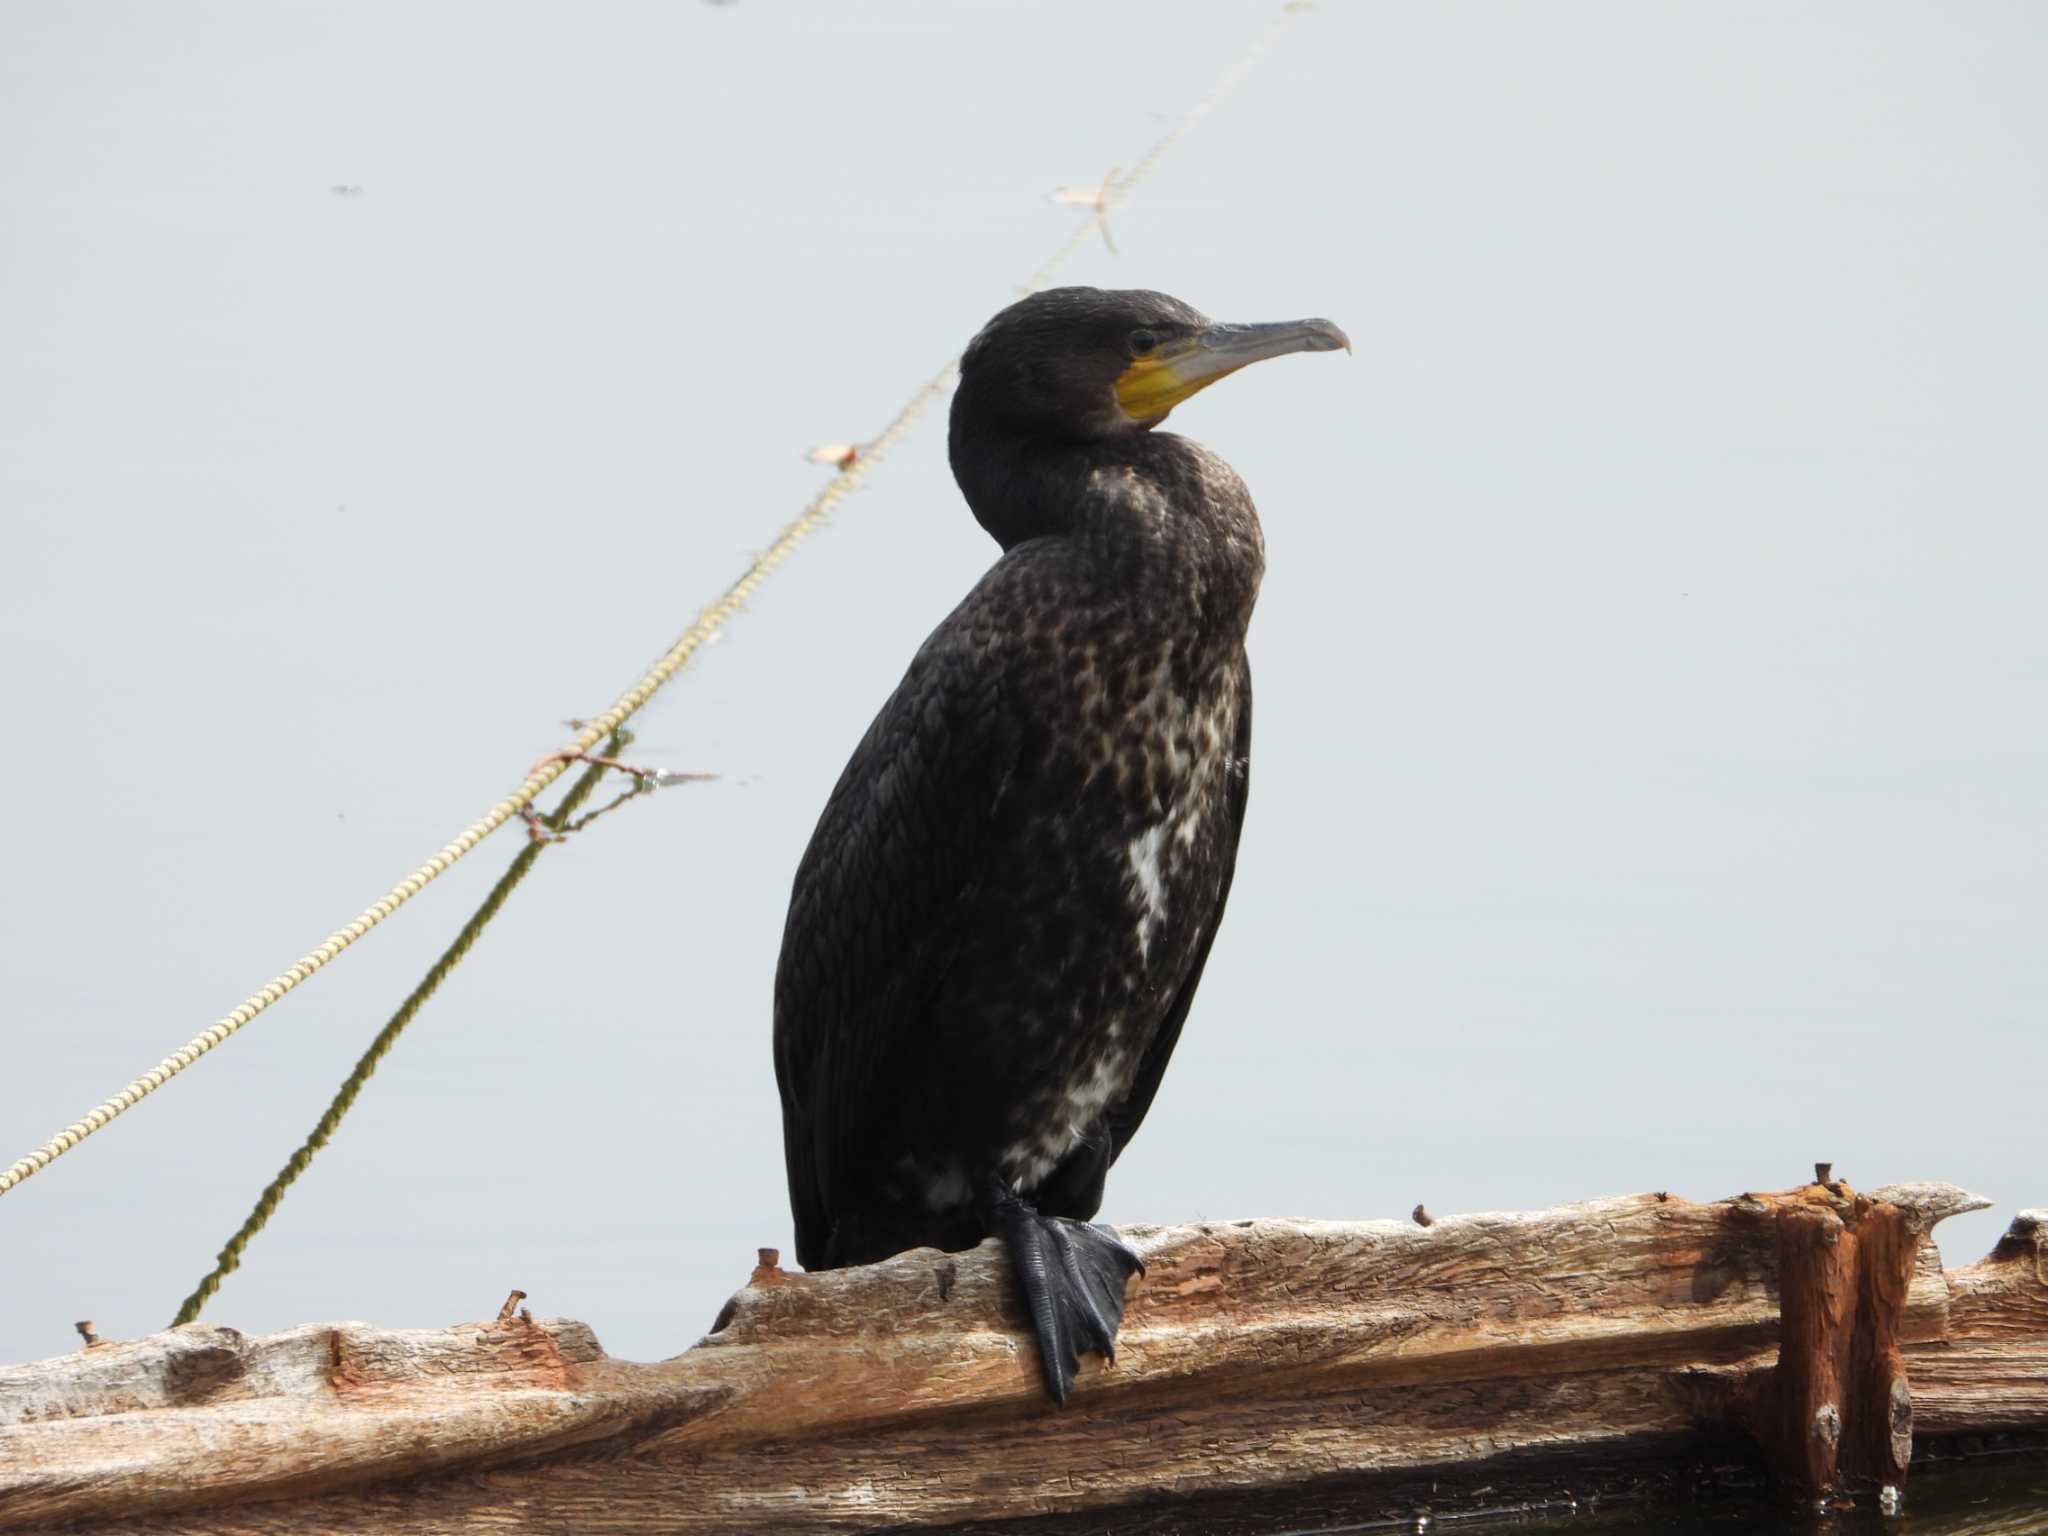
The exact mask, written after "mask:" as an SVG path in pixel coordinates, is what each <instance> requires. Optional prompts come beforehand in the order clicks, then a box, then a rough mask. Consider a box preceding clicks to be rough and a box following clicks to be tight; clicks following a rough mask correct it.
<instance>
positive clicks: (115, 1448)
mask: <svg viewBox="0 0 2048 1536" xmlns="http://www.w3.org/2000/svg"><path fill="white" fill-rule="evenodd" d="M1983 1203H1984V1202H1982V1201H1980V1200H1977V1199H1975V1198H1974V1197H1972V1196H1969V1195H1967V1194H1965V1193H1963V1192H1962V1191H1961V1190H1958V1189H1955V1188H1953V1187H1952V1186H1948V1185H1938V1184H1920V1185H1900V1186H1893V1187H1891V1188H1888V1189H1882V1190H1879V1191H1877V1192H1876V1193H1875V1194H1873V1195H1870V1196H1859V1195H1857V1194H1855V1193H1854V1192H1853V1191H1851V1190H1850V1189H1849V1187H1848V1186H1847V1185H1846V1184H1843V1183H1841V1182H1839V1181H1835V1180H1832V1179H1828V1178H1827V1177H1826V1175H1825V1174H1824V1175H1823V1182H1820V1183H1816V1184H1812V1185H1808V1186H1805V1187H1803V1188H1800V1189H1796V1190H1791V1191H1786V1192H1783V1193H1779V1194H1771V1195H1744V1196H1740V1197H1738V1198H1736V1199H1733V1200H1724V1201H1718V1202H1715V1203H1712V1204H1707V1205H1698V1204H1693V1203H1691V1202H1688V1201H1685V1200H1680V1199H1676V1198H1673V1197H1671V1196H1668V1195H1638V1196H1630V1197H1626V1198H1621V1199H1613V1200H1599V1201H1593V1202H1590V1203H1587V1204H1584V1205H1574V1206H1565V1207H1560V1208H1558V1209H1556V1210H1550V1211H1542V1212H1536V1213H1532V1214H1526V1215H1498V1214H1496V1215H1478V1216H1450V1217H1440V1218H1437V1219H1435V1220H1434V1221H1433V1222H1432V1223H1431V1224H1430V1225H1427V1226H1422V1225H1418V1224H1415V1223H1413V1222H1366V1223H1340V1222H1300V1221H1248V1222H1237V1223H1230V1224H1216V1225H1202V1226H1190V1227H1170V1228H1145V1227H1135V1228H1124V1229H1123V1234H1124V1236H1125V1237H1126V1238H1127V1239H1129V1240H1131V1241H1132V1243H1133V1244H1134V1246H1136V1247H1137V1249H1138V1250H1139V1251H1140V1252H1141V1253H1142V1254H1143V1255H1144V1257H1145V1261H1146V1264H1147V1266H1148V1268H1147V1273H1146V1274H1145V1275H1144V1276H1143V1277H1142V1278H1139V1279H1135V1280H1133V1282H1132V1285H1131V1292H1130V1303H1129V1308H1128V1311H1127V1313H1126V1318H1125V1323H1124V1329H1123V1334H1122V1337H1121V1338H1120V1340H1119V1347H1118V1352H1117V1360H1116V1364H1115V1365H1114V1366H1106V1365H1104V1364H1103V1363H1102V1362H1100V1361H1097V1360H1094V1359H1092V1358H1091V1359H1090V1360H1089V1361H1088V1362H1087V1363H1086V1364H1085V1365H1084V1367H1083V1372H1082V1376H1081V1380H1080V1383H1079V1386H1078V1389H1077V1391H1076V1395H1075V1400H1074V1402H1073V1403H1072V1404H1071V1405H1070V1406H1069V1407H1068V1408H1067V1409H1065V1410H1064V1411H1062V1410H1058V1409H1055V1408H1053V1407H1051V1406H1050V1405H1049V1404H1048V1403H1047V1402H1046V1401H1045V1400H1044V1396H1043V1390H1042V1388H1041V1386H1040V1384H1039V1372H1038V1365H1037V1361H1036V1359H1035V1358H1034V1356H1033V1354H1032V1348H1033V1346H1032V1343H1031V1339H1030V1336H1029V1333H1028V1331H1027V1330H1026V1329H1025V1327H1024V1326H1023V1321H1022V1318H1021V1316H1020V1314H1019V1312H1018V1309H1017V1302H1016V1298H1015V1294H1014V1291H1013V1288H1012V1285H1011V1282H1010V1278H1009V1273H1008V1267H1007V1264H1006V1262H1005V1258H1004V1255H1003V1253H1002V1251H1001V1249H1000V1248H999V1247H998V1246H997V1245H995V1244H985V1245H984V1246H983V1247H982V1248H980V1249H977V1250H975V1251H973V1252H970V1253H963V1254H953V1255H944V1254H939V1253H935V1252H931V1251H929V1250H920V1251H918V1252H913V1253H907V1254H903V1255H900V1256H898V1257H897V1258H894V1259H891V1260H888V1261H887V1262H885V1263H882V1264H876V1265H871V1266H867V1267H865V1268H861V1269H853V1270H841V1271H835V1272H832V1273H828V1274H820V1275H805V1274H800V1273H790V1272H786V1271H784V1270H783V1269H782V1268H781V1266H780V1263H779V1255H777V1254H775V1253H773V1252H772V1251H766V1250H764V1251H763V1252H762V1253H761V1254H760V1255H759V1260H760V1262H759V1264H758V1266H757V1267H756V1268H755V1271H754V1274H753V1277H752V1279H751V1281H750V1282H749V1284H748V1285H747V1286H746V1287H745V1288H744V1289H743V1290H741V1291H740V1292H739V1293H738V1294H737V1295H736V1296H734V1297H733V1299H732V1300H731V1301H730V1302H729V1303H728V1304H727V1305H726V1307H725V1309H724V1310H723V1311H722V1312H721V1313H720V1314H719V1317H718V1320H717V1323H716V1325H715V1327H714V1331H713V1332H712V1333H711V1334H709V1335H707V1336H706V1337H705V1338H704V1339H702V1340H700V1341H699V1342H698V1343H697V1345H696V1346H695V1347H693V1348H692V1349H690V1350H689V1351H687V1352H686V1353H684V1354H682V1355H680V1356H677V1357H676V1358H675V1359H672V1360H666V1361H662V1362H660V1363H658V1364H651V1365H638V1364H631V1363H627V1362H623V1361H616V1360H612V1359H610V1358H608V1357H607V1356H606V1355H605V1354H604V1352H603V1350H601V1349H600V1348H599V1347H598V1345H597V1341H596V1339H595V1338H594V1337H593V1336H592V1335H591V1333H590V1331H589V1330H588V1329H587V1328H585V1327H584V1326H583V1325H582V1324H580V1323H571V1322H564V1321H559V1320H549V1319H542V1320H534V1319H532V1318H531V1317H530V1316H529V1315H528V1314H527V1313H526V1312H525V1311H524V1310H523V1309H520V1310H515V1308H516V1305H517V1301H518V1299H519V1298H517V1297H516V1296H515V1297H514V1298H513V1300H512V1301H511V1302H508V1303H507V1305H506V1307H505V1309H504V1310H503V1312H502V1313H501V1315H500V1316H499V1317H498V1318H497V1319H495V1320H494V1321H491V1322H488V1323H481V1324H466V1325H463V1326H461V1327H458V1328H451V1329H446V1330H440V1331H421V1332H402V1331H389V1330H381V1329H375V1328H370V1327H368V1326H366V1325H363V1324H357V1323H344V1324H331V1325H323V1326H317V1327H307V1328H299V1329H294V1330H292V1331H291V1332H289V1333H285V1334H279V1335H276V1336H274V1337H270V1338H250V1337H246V1336H244V1335H242V1334H239V1333H237V1332H235V1330H233V1329H231V1328H224V1327H220V1326H218V1325H213V1324H194V1325H191V1326H188V1327H185V1328H179V1329H174V1330H172V1331H171V1332H169V1333H166V1334H159V1335H156V1336H155V1337H152V1338H148V1339H138V1340H129V1341H115V1340H103V1341H101V1342H98V1343H96V1344H94V1345H93V1346H92V1347H91V1348H89V1349H81V1350H78V1351H77V1352H75V1353H73V1354H69V1355H65V1356H61V1357H59V1358H57V1359H54V1360H46V1361H42V1362H39V1363H36V1364H32V1365H26V1366H14V1367H0V1528H4V1529H22V1528H28V1527H31V1526H34V1525H37V1524H40V1523H46V1522H53V1521H60V1520H61V1521H83V1522H92V1521H101V1522H107V1521H119V1522H122V1523H123V1524H122V1528H123V1529H131V1528H139V1529H145V1530H150V1531H156V1532H163V1533H168V1532H174V1531H176V1532H193V1533H197V1532H201V1531H205V1532H221V1533H230V1536H232V1533H255V1532H267V1533H289V1532H312V1531H360V1532H372V1531H374V1532H380V1533H417V1536H425V1533H428V1532H435V1533H439V1532H458V1533H459V1532H478V1533H481V1532H503V1531H511V1530H526V1529H551V1530H552V1529H562V1530H576V1531H579V1532H589V1533H593V1536H605V1533H625V1532H647V1533H652V1532H657V1531H659V1532H710V1531H728V1530H744V1529H768V1528H772V1529H775V1530H778V1531H793V1532H802V1531H856V1530H867V1529H876V1528H881V1527H894V1526H904V1525H909V1526H919V1525H922V1526H948V1525H958V1524H963V1523H966V1522H984V1521H999V1520H1015V1519H1029V1520H1032V1521H1033V1522H1035V1523H1036V1524H1037V1525H1038V1526H1039V1527H1040V1528H1044V1529H1054V1528H1058V1527H1060V1526H1061V1525H1062V1524H1064V1523H1065V1522H1069V1521H1071V1522H1075V1523H1076V1525H1077V1528H1078V1526H1079V1524H1081V1523H1088V1522H1092V1524H1093V1525H1094V1526H1095V1527H1097V1528H1099V1527H1100V1525H1101V1524H1102V1522H1103V1521H1104V1519H1105V1518H1110V1519H1114V1518H1115V1515H1114V1512H1116V1511H1119V1510H1123V1511H1126V1512H1128V1511H1130V1510H1132V1509H1134V1508H1136V1507H1138V1506H1141V1505H1142V1506H1145V1507H1146V1508H1148V1509H1149V1508H1156V1507H1157V1506H1158V1505H1160V1504H1161V1503H1166V1502H1177V1501H1186V1500H1191V1499H1196V1500H1218V1499H1224V1500H1228V1499H1232V1498H1235V1499H1236V1500H1238V1501H1239V1502H1240V1503H1241V1504H1246V1505H1249V1506H1250V1507H1252V1508H1253V1509H1254V1510H1255V1511H1256V1510H1257V1509H1258V1508H1260V1507H1264V1508H1266V1509H1267V1510H1268V1511H1269V1513H1270V1515H1271V1518H1272V1519H1274V1520H1281V1519H1283V1518H1284V1516H1285V1514H1286V1512H1287V1511H1288V1510H1289V1509H1290V1508H1292V1507H1294V1506H1295V1505H1296V1503H1297V1501H1300V1500H1304V1499H1319V1500H1320V1499H1325V1498H1326V1497H1336V1496H1337V1495H1338V1494H1339V1493H1341V1492H1342V1491H1343V1490H1358V1489H1367V1490H1369V1489H1371V1488H1374V1487H1378V1486H1382V1485H1386V1486H1391V1485H1393V1484H1395V1483H1399V1482H1403V1481H1412V1480H1414V1479H1415V1478H1416V1477H1417V1476H1418V1475H1423V1476H1426V1477H1427V1478H1428V1479H1429V1480H1430V1482H1431V1483H1432V1484H1434V1485H1435V1486H1436V1487H1437V1488H1438V1489H1440V1490H1443V1491H1444V1492H1446V1493H1450V1492H1454V1491H1455V1490H1456V1489H1457V1488H1458V1487H1460V1486H1465V1487H1468V1488H1470V1487H1478V1486H1480V1485H1483V1484H1486V1483H1489V1482H1493V1481H1496V1480H1498V1479H1499V1478H1500V1477H1501V1476H1503V1474H1504V1473H1505V1472H1508V1471H1511V1470H1512V1469H1521V1470H1522V1471H1524V1472H1526V1471H1527V1469H1529V1468H1532V1467H1534V1468H1540V1469H1545V1470H1548V1471H1556V1472H1563V1471H1565V1470H1567V1469H1577V1470H1575V1471H1574V1473H1573V1475H1574V1476H1579V1475H1582V1473H1583V1472H1584V1471H1585V1469H1588V1468H1592V1467H1598V1466H1601V1465H1607V1466H1619V1465H1633V1466H1642V1465H1655V1464H1659V1463H1670V1462H1673V1461H1682V1460H1683V1459H1684V1458H1686V1457H1688V1456H1691V1455H1698V1454H1701V1453H1702V1451H1703V1448H1705V1447H1710V1446H1711V1447H1717V1448H1718V1450H1717V1452H1716V1454H1725V1453H1726V1448H1727V1446H1728V1445H1729V1444H1730V1443H1731V1436H1732V1435H1733V1434H1734V1433H1736V1432H1743V1433H1746V1434H1748V1435H1749V1436H1750V1437H1752V1439H1753V1440H1754V1442H1755V1445H1756V1451H1755V1454H1756V1455H1757V1456H1758V1457H1759V1458H1760V1459H1761V1460H1762V1461H1763V1462H1764V1463H1765V1464H1766V1465H1768V1466H1769V1467H1770V1468H1771V1470H1772V1473H1773V1476H1774V1478H1775V1479H1776V1480H1777V1481H1778V1483H1779V1485H1780V1486H1782V1487H1783V1488H1785V1489H1786V1490H1787V1491H1788V1492H1789V1493H1793V1494H1796V1495H1798V1496H1800V1497H1814V1496H1818V1495H1822V1494H1826V1493H1829V1492H1831V1491H1836V1490H1841V1489H1845V1488H1850V1487H1855V1486H1861V1485H1866V1484H1867V1485H1882V1484H1891V1485H1894V1486H1895V1485H1896V1484H1897V1482H1898V1481H1899V1479H1900V1478H1902V1477H1903V1476H1904V1474H1905V1469H1906V1463H1907V1461H1908V1459H1909V1457H1910V1455H1911V1452H1912V1448H1913V1437H1914V1436H1915V1435H1916V1434H1918V1435H1921V1436H1927V1435H1944V1436H1956V1435H1963V1434H1972V1435H1974V1434H1982V1433H1986V1432H1998V1431H2008V1430H2011V1431H2027V1430H2033V1431H2040V1430H2048V1257H2044V1255H2048V1236H2044V1227H2048V1223H2044V1221H2043V1219H2042V1215H2041V1213H2039V1212H2033V1213H2028V1214H2026V1215H2023V1216H2022V1217H2021V1218H2020V1219H2019V1220H2017V1221H2016V1222H2014V1224H2013V1227H2012V1230H2011V1232H2010V1233H2009V1234H2008V1235H2007V1237H2006V1238H2005V1239H2004V1240H2003V1241H2002V1242H2001V1243H2000V1244H1999V1246H1998V1248H1997V1249H1996V1250H1995V1251H1994V1252H1993V1253H1992V1254H1991V1255H1990V1256H1989V1257H1988V1258H1986V1259H1984V1260H1983V1261H1982V1262H1981V1263H1978V1264H1975V1265H1972V1266H1970V1267H1968V1268H1965V1269H1959V1270H1953V1271H1947V1272H1944V1271H1943V1269H1942V1267H1941V1261H1940V1258H1939V1256H1938V1254H1936V1252H1935V1251H1934V1248H1933V1246H1932V1244H1930V1243H1927V1242H1925V1241H1924V1239H1925V1236H1926V1234H1927V1232H1928V1230H1929V1229H1930V1228H1931V1227H1932V1226H1933V1225H1934V1223H1935V1222H1937V1221H1939V1220H1940V1219H1941V1218H1942V1217H1943V1216H1946V1215H1950V1214H1953V1213H1954V1212H1956V1211H1960V1210H1968V1209H1975V1208H1977V1207H1979V1206H1981V1205H1982V1204H1983ZM144 1518H146V1523H145V1524H144V1525H142V1526H140V1527H136V1526H134V1525H133V1522H135V1521H136V1520H138V1519H144ZM1256 1524H1257V1520H1256V1519H1255V1518H1250V1517H1247V1518H1246V1519H1244V1520H1240V1521H1238V1522H1237V1524H1236V1525H1234V1526H1233V1528H1246V1529H1248V1528H1251V1527H1252V1526H1253V1525H1256ZM86 1528H88V1529H90V1525H88V1526H87V1527H86Z"/></svg>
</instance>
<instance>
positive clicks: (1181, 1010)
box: [1109, 664, 1252, 1162]
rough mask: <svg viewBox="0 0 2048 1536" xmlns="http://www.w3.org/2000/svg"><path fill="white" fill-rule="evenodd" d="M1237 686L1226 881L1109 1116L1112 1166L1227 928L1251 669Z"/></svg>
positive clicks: (1246, 784)
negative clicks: (1124, 1091)
mask: <svg viewBox="0 0 2048 1536" xmlns="http://www.w3.org/2000/svg"><path fill="white" fill-rule="evenodd" d="M1241 665H1242V664H1241ZM1239 682H1240V688H1239V700H1240V702H1239V705H1238V714H1237V737H1236V739H1235V741H1234V742H1233V743H1232V745H1231V749H1230V761H1231V770H1232V771H1231V773H1230V780H1229V782H1230V789H1229V794H1230V799H1229V802H1228V804H1227V805H1226V806H1225V807H1224V816H1223V879H1222V881H1221V882H1220V883H1219V884H1218V885H1217V887H1216V903H1215V905H1214V906H1213V907H1211V908H1210V909H1209V915H1208V918H1207V920H1206V921H1204V922H1203V924H1202V937H1201V941H1200V942H1199V943H1198V944H1197V945H1196V946H1195V958H1194V962H1193V963H1192V964H1191V965H1189V967H1188V974H1187V977H1186V979H1185V980H1183V981H1182V982H1181V986H1180V992H1179V993H1178V994H1177V995H1176V996H1175V997H1174V1000H1173V1007H1172V1008H1171V1009H1170V1010H1169V1011H1168V1012H1167V1015H1166V1017H1165V1018H1164V1019H1162V1020H1160V1022H1159V1029H1158V1032H1157V1033H1156V1034H1154V1035H1153V1037H1152V1044H1151V1045H1150V1046H1149V1047H1147V1048H1146V1051H1145V1059H1144V1060H1143V1061H1141V1062H1139V1064H1138V1075H1137V1076H1136V1078H1134V1079H1133V1080H1132V1082H1131V1091H1130V1092H1129V1093H1127V1094H1126V1095H1124V1098H1123V1102H1121V1103H1120V1104H1118V1105H1116V1106H1115V1107H1114V1108H1113V1109H1111V1110H1110V1112H1109V1131H1110V1143H1109V1159H1110V1161H1111V1162H1115V1161H1116V1159H1117V1158H1118V1157H1119V1156H1121V1155H1122V1153H1123V1150H1124V1148H1125V1147H1126V1146H1127V1145H1129V1143H1130V1140H1131V1138H1132V1137H1133V1136H1135V1135H1137V1134H1138V1126H1139V1125H1140V1124H1141V1123H1142V1122H1143V1121H1144V1118H1145V1112H1146V1111H1147V1110H1149V1109H1150V1108H1151V1107H1152V1095H1153V1094H1155V1093H1157V1092H1158V1091H1159V1080H1160V1079H1161V1078H1162V1077H1164V1076H1165V1075H1166V1063H1167V1062H1168V1060H1170V1059H1171V1058H1172V1056H1173V1047H1174V1043H1175V1042H1176V1041H1178V1040H1179V1039H1180V1028H1181V1025H1183V1024H1185V1023H1186V1022H1187V1017H1188V1008H1189V1007H1190V1006H1191V1005H1192V1004H1193V1003H1194V1000H1195V988H1196V987H1198V986H1200V985H1201V983H1202V968H1203V967H1204V966H1205V965H1207V964H1208V963H1209V946H1210V945H1211V944H1213V943H1215V942H1216V930H1217V929H1218V928H1220V927H1222V926H1223V906H1224V903H1225V902H1227V901H1229V900H1230V878H1231V875H1232V873H1233V872H1234V871H1235V870H1236V868H1237V840H1238V834H1239V833H1240V832H1241V831H1243V829H1244V808H1245V802H1246V801H1247V800H1248V799H1249V798H1250V795H1251V768H1252V675H1251V669H1250V667H1249V666H1248V665H1244V670H1243V672H1242V675H1241V677H1240V679H1239Z"/></svg>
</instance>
